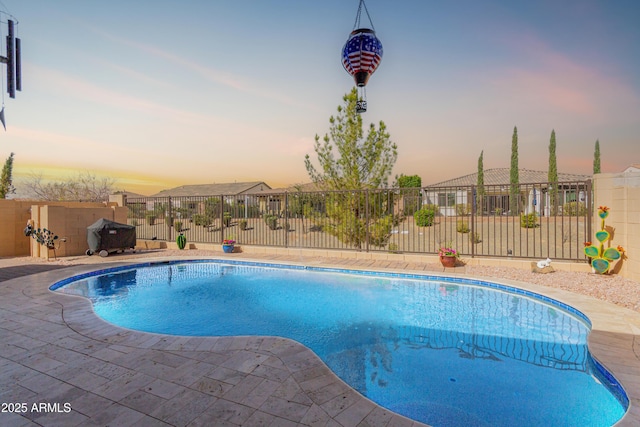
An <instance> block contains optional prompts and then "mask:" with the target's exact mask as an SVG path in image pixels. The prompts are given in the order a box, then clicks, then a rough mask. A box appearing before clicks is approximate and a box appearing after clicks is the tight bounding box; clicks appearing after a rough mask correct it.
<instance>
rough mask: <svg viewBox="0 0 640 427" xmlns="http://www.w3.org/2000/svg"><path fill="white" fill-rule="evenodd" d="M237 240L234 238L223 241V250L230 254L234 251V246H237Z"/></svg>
mask: <svg viewBox="0 0 640 427" xmlns="http://www.w3.org/2000/svg"><path fill="white" fill-rule="evenodd" d="M235 244H236V241H235V240H233V239H224V240H223V241H222V250H223V251H224V252H225V253H228V254H230V253H231V252H233V248H234V247H235Z"/></svg>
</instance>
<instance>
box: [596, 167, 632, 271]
mask: <svg viewBox="0 0 640 427" xmlns="http://www.w3.org/2000/svg"><path fill="white" fill-rule="evenodd" d="M593 192H594V210H595V211H596V212H597V209H598V206H607V207H609V208H610V210H609V216H608V217H607V219H606V221H605V226H607V227H611V228H610V230H609V232H610V233H611V234H612V239H611V240H610V242H611V246H612V247H616V246H622V247H624V248H625V251H626V257H625V258H624V259H623V260H622V262H618V263H617V264H616V265H615V266H614V270H613V271H614V272H615V273H618V274H620V275H621V276H624V277H627V278H629V279H632V280H635V281H639V282H640V172H626V173H615V174H613V173H604V174H596V175H594V179H593ZM600 225H601V224H600V219H599V218H598V217H597V214H594V218H593V232H594V233H595V232H596V231H597V230H599V229H600ZM594 239H595V236H594Z"/></svg>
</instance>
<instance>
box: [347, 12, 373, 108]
mask: <svg viewBox="0 0 640 427" xmlns="http://www.w3.org/2000/svg"><path fill="white" fill-rule="evenodd" d="M363 6H364V11H365V13H366V14H367V17H368V18H369V23H370V24H371V28H363V27H361V26H360V15H361V13H362V9H363ZM353 28H354V30H353V31H351V34H350V35H349V38H348V39H347V42H346V43H345V44H344V47H343V48H342V65H343V66H344V69H345V70H346V71H347V73H349V74H351V75H352V76H353V79H354V81H355V82H356V86H357V87H358V102H357V104H356V111H357V112H358V113H364V112H365V111H367V92H366V86H367V82H368V81H369V77H371V75H372V74H373V73H374V72H375V71H376V69H377V68H378V65H380V61H381V60H382V43H380V40H378V38H377V37H376V33H375V30H374V28H373V22H372V21H371V16H369V11H368V10H367V5H366V4H365V3H364V0H360V5H359V6H358V13H357V14H356V22H355V24H354V26H353Z"/></svg>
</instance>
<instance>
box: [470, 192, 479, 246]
mask: <svg viewBox="0 0 640 427" xmlns="http://www.w3.org/2000/svg"><path fill="white" fill-rule="evenodd" d="M477 194H478V193H477V189H476V186H475V185H472V186H471V236H469V246H471V258H473V256H474V255H475V253H476V244H475V237H474V236H475V235H476V220H477V218H476V216H477V212H478V209H477V207H476V204H477V203H478V197H477Z"/></svg>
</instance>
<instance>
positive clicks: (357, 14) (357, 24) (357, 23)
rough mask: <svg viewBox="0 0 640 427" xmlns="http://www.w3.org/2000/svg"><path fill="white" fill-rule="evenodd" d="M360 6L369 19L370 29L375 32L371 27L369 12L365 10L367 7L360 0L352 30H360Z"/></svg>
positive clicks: (362, 0)
mask: <svg viewBox="0 0 640 427" xmlns="http://www.w3.org/2000/svg"><path fill="white" fill-rule="evenodd" d="M362 6H364V12H365V13H366V14H367V18H369V24H371V29H372V30H373V31H374V32H375V31H376V29H375V28H374V27H373V21H372V20H371V15H369V10H368V9H367V5H366V3H365V2H364V0H360V4H359V5H358V12H357V13H356V21H355V22H354V23H353V29H354V30H355V29H358V28H360V17H361V15H362Z"/></svg>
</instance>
